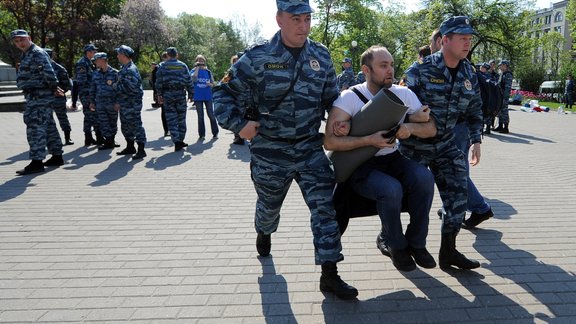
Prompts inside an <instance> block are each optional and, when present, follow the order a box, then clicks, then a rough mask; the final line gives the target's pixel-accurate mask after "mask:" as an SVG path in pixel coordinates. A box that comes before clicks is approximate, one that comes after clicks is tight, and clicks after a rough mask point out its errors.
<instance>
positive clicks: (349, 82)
mask: <svg viewBox="0 0 576 324" xmlns="http://www.w3.org/2000/svg"><path fill="white" fill-rule="evenodd" d="M355 84H357V83H356V76H355V75H354V71H352V68H351V67H349V68H347V69H344V71H342V73H340V74H339V75H338V90H340V91H342V90H346V89H348V88H350V87H351V86H353V85H355Z"/></svg>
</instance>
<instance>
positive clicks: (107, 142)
mask: <svg viewBox="0 0 576 324" xmlns="http://www.w3.org/2000/svg"><path fill="white" fill-rule="evenodd" d="M114 147H115V146H114V137H106V138H105V139H104V144H102V145H100V146H98V150H111V149H113V148H114Z"/></svg>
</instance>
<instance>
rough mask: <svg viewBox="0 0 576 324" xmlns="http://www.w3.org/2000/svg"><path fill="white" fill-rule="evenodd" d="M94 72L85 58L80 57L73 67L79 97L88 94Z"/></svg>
mask: <svg viewBox="0 0 576 324" xmlns="http://www.w3.org/2000/svg"><path fill="white" fill-rule="evenodd" d="M95 70H96V67H95V66H94V64H92V61H90V59H89V58H88V57H86V56H82V58H81V59H79V60H78V62H76V67H75V78H76V79H75V80H76V85H77V86H78V93H79V94H81V95H87V94H88V93H89V92H90V83H91V82H92V74H93V73H94V71H95Z"/></svg>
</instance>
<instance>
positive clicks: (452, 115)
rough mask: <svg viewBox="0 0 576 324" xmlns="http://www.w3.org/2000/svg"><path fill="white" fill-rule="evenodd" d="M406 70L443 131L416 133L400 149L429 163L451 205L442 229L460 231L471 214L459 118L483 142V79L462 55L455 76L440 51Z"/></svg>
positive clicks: (473, 137)
mask: <svg viewBox="0 0 576 324" xmlns="http://www.w3.org/2000/svg"><path fill="white" fill-rule="evenodd" d="M406 75H407V85H408V87H409V88H410V89H412V91H414V92H415V93H416V95H417V96H418V98H419V99H420V101H421V102H422V104H424V105H428V106H429V107H430V111H431V116H432V118H434V121H435V122H436V127H437V130H438V131H437V135H436V136H435V137H434V138H431V139H419V138H416V137H414V136H411V137H410V138H408V139H406V140H402V141H401V145H400V150H401V152H402V153H403V154H404V155H406V156H408V157H409V158H411V159H414V160H416V161H419V162H421V163H423V164H425V165H428V166H429V167H430V170H431V171H432V173H433V174H434V178H435V182H436V185H437V186H438V190H439V192H440V197H441V198H442V202H443V204H444V206H445V208H446V215H445V216H444V218H443V225H442V233H451V232H453V231H456V232H457V231H458V230H459V229H460V227H461V225H462V221H463V219H464V216H465V214H466V203H467V168H466V157H465V156H464V154H465V153H464V152H462V151H461V150H459V149H458V147H457V146H456V144H455V141H454V133H453V129H454V126H455V125H456V123H458V122H466V123H467V125H468V127H469V130H470V140H471V143H472V144H474V143H479V142H480V141H481V139H480V134H481V130H482V109H481V106H482V99H481V97H480V89H479V85H478V79H477V77H476V74H475V73H474V71H473V69H472V65H471V64H470V62H469V61H468V60H462V61H461V63H460V64H459V66H458V72H457V73H456V78H455V80H453V79H452V75H451V74H450V71H449V70H448V68H447V67H446V65H445V63H444V58H443V54H442V52H441V51H440V52H436V53H434V54H432V55H430V56H427V57H425V58H424V59H423V60H422V62H421V63H419V62H416V63H414V64H413V65H412V66H411V67H410V68H408V70H407V71H406ZM466 154H467V153H466Z"/></svg>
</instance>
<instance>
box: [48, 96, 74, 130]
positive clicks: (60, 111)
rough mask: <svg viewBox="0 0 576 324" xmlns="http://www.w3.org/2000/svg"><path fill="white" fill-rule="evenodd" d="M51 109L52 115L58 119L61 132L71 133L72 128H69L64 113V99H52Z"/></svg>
mask: <svg viewBox="0 0 576 324" xmlns="http://www.w3.org/2000/svg"><path fill="white" fill-rule="evenodd" d="M52 109H53V110H54V113H56V118H58V123H59V124H60V128H61V129H62V131H64V132H70V131H72V126H70V120H68V114H67V112H66V97H61V98H56V99H54V103H53V104H52Z"/></svg>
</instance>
